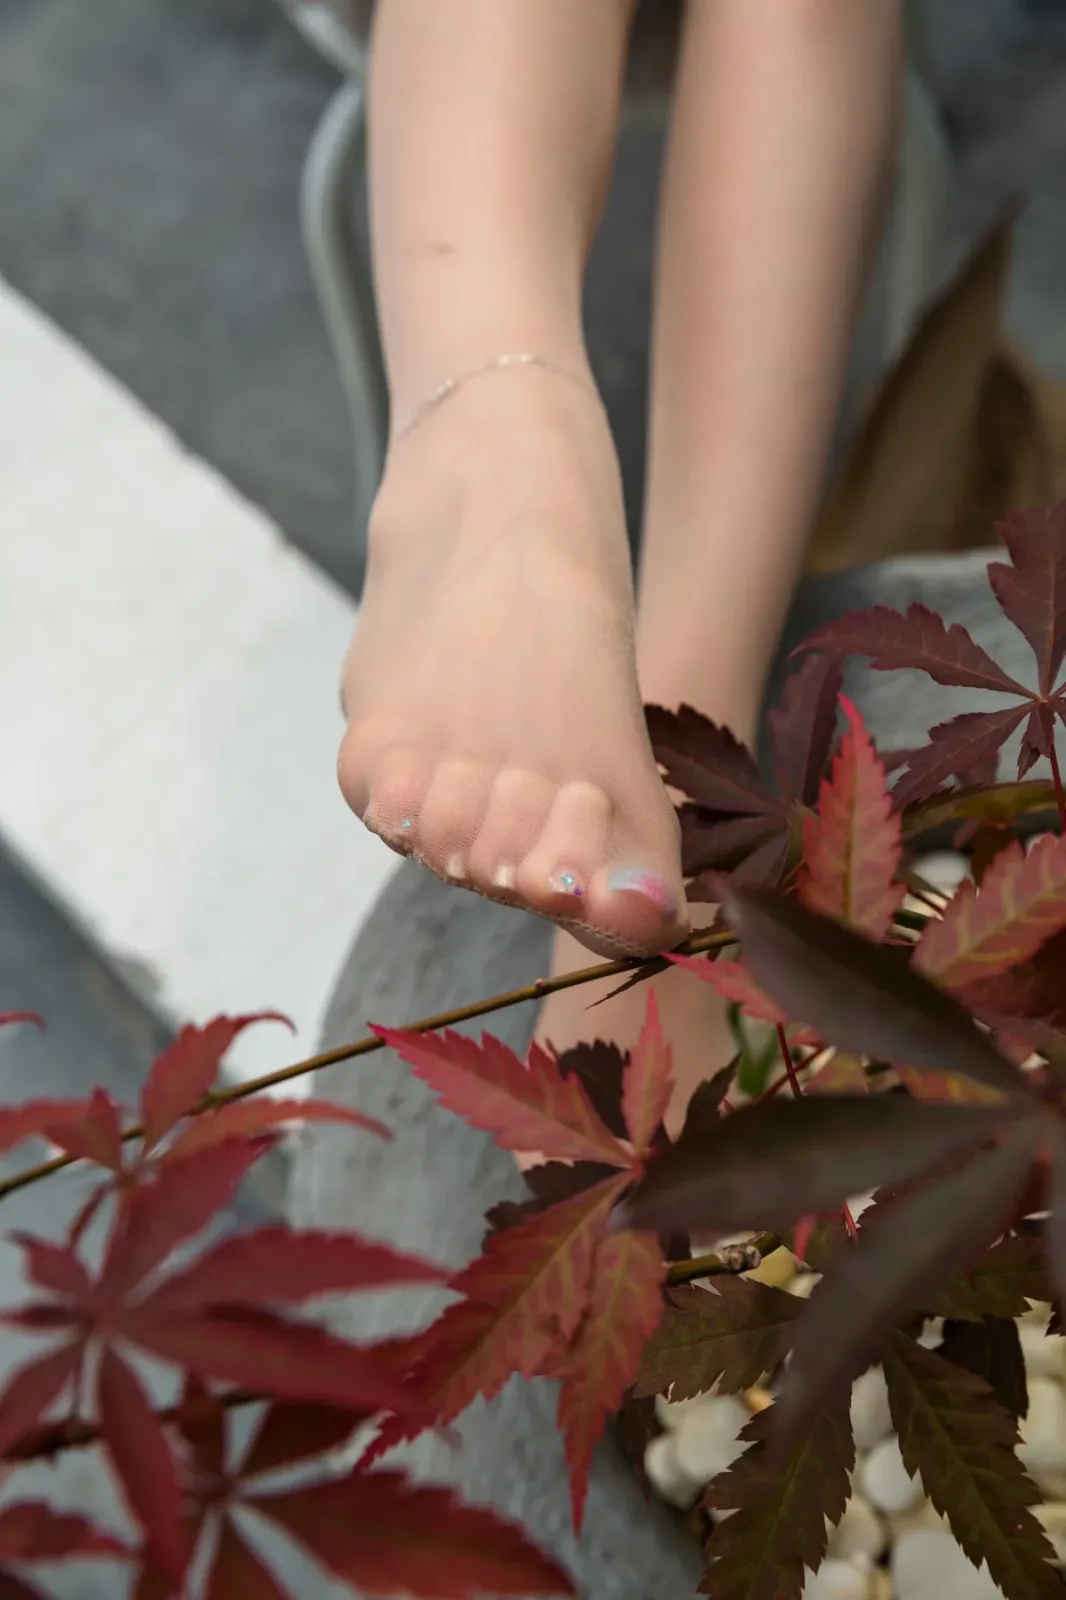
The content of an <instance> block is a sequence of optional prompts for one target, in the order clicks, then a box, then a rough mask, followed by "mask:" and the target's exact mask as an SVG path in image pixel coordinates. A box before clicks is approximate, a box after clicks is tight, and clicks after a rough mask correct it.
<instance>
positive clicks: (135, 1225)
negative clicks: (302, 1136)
mask: <svg viewBox="0 0 1066 1600" xmlns="http://www.w3.org/2000/svg"><path fill="white" fill-rule="evenodd" d="M270 1148H271V1142H270V1141H269V1140H267V1139H260V1140H248V1141H244V1140H238V1139H233V1140H231V1141H230V1142H229V1144H224V1145H218V1146H216V1147H214V1148H209V1149H207V1150H202V1151H200V1152H199V1153H198V1154H196V1155H191V1156H189V1157H187V1158H186V1159H184V1160H182V1161H173V1162H166V1163H163V1164H162V1165H160V1166H157V1167H156V1168H155V1169H154V1170H151V1171H148V1172H145V1173H144V1174H143V1175H142V1177H141V1179H140V1182H139V1184H138V1186H137V1188H136V1189H134V1190H133V1191H132V1192H131V1193H130V1194H129V1195H128V1196H123V1198H122V1203H121V1205H120V1206H119V1208H118V1210H117V1211H116V1213H115V1219H114V1222H113V1224H112V1231H111V1236H110V1238H109V1240H108V1246H107V1253H106V1256H105V1259H104V1267H103V1275H102V1284H103V1286H104V1289H105V1292H106V1293H107V1294H108V1295H109V1296H110V1297H111V1298H112V1299H113V1300H114V1299H119V1298H121V1297H122V1296H124V1295H126V1294H128V1293H129V1292H130V1290H132V1289H133V1288H134V1287H135V1286H136V1285H137V1284H139V1283H141V1282H142V1281H143V1280H144V1279H145V1278H146V1277H147V1276H148V1274H149V1273H151V1272H153V1271H154V1270H155V1269H156V1268H157V1267H158V1266H160V1265H161V1264H162V1263H163V1262H164V1261H165V1260H166V1258H167V1256H169V1255H170V1253H171V1251H172V1250H175V1249H176V1248H177V1246H178V1245H179V1244H183V1243H184V1242H185V1241H186V1240H188V1239H192V1238H194V1237H195V1236H196V1235H197V1234H198V1233H201V1232H202V1231H203V1229H204V1228H206V1227H207V1224H208V1223H209V1222H210V1221H211V1219H212V1218H213V1217H214V1216H215V1215H216V1214H217V1213H218V1212H219V1211H221V1210H222V1209H223V1208H224V1207H225V1206H227V1205H229V1203H230V1201H231V1200H232V1199H233V1196H234V1195H235V1194H236V1192H237V1190H238V1188H239V1187H240V1185H241V1183H242V1181H243V1180H244V1178H245V1177H246V1176H247V1174H248V1173H249V1171H250V1170H251V1168H252V1167H253V1166H254V1165H255V1163H256V1162H257V1161H258V1160H259V1159H260V1157H261V1156H263V1155H265V1154H266V1152H267V1150H269V1149H270Z"/></svg>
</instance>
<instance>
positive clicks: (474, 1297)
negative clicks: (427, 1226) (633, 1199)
mask: <svg viewBox="0 0 1066 1600" xmlns="http://www.w3.org/2000/svg"><path fill="white" fill-rule="evenodd" d="M625 1183H626V1179H625V1178H624V1177H618V1178H614V1179H612V1180H611V1181H610V1182H607V1183H603V1184H599V1185H597V1186H596V1187H595V1188H593V1189H586V1190H584V1191H583V1192H582V1193H580V1194H578V1195H576V1196H574V1198H573V1199H571V1200H564V1201H562V1202H561V1203H560V1204H558V1205H555V1206H552V1207H551V1208H550V1209H549V1210H547V1211H542V1212H540V1213H538V1214H537V1215H535V1216H532V1217H529V1218H528V1219H527V1220H526V1221H524V1222H522V1223H519V1224H518V1226H517V1227H514V1228H509V1229H507V1230H506V1231H504V1232H502V1233H495V1234H491V1235H490V1236H489V1238H488V1239H487V1240H486V1242H485V1248H484V1252H483V1253H482V1255H480V1256H479V1257H478V1258H477V1259H476V1260H475V1261H472V1262H471V1263H470V1265H469V1266H468V1267H466V1268H464V1270H463V1271H462V1272H460V1273H459V1274H458V1276H457V1277H456V1278H455V1279H454V1280H453V1282H452V1288H453V1289H455V1290H456V1292H457V1293H459V1294H462V1295H464V1296H465V1299H463V1300H462V1301H460V1303H459V1304H458V1305H453V1306H449V1307H448V1309H447V1310H446V1311H445V1312H444V1314H443V1315H442V1316H441V1317H439V1318H438V1320H437V1321H436V1322H435V1323H434V1324H433V1326H432V1327H431V1328H428V1329H427V1330H426V1332H425V1333H423V1334H419V1335H417V1336H416V1337H415V1338H414V1339H413V1340H412V1341H411V1351H410V1359H411V1361H412V1364H413V1367H414V1384H415V1388H416V1390H417V1392H418V1395H419V1398H420V1400H421V1403H422V1407H423V1410H424V1412H425V1414H426V1415H428V1416H429V1417H431V1418H432V1419H433V1420H434V1421H436V1422H445V1423H446V1422H451V1421H452V1420H453V1418H455V1417H457V1416H458V1415H459V1413H460V1412H461V1411H464V1410H465V1409H466V1407H467V1406H468V1405H469V1404H470V1402H471V1401H472V1400H474V1399H475V1398H476V1397H477V1396H478V1395H484V1397H485V1398H486V1399H488V1400H491V1399H492V1398H493V1396H494V1395H496V1394H498V1393H499V1391H500V1390H501V1389H502V1388H503V1385H504V1384H505V1383H506V1382H507V1379H508V1378H509V1377H510V1376H511V1374H512V1373H515V1372H520V1373H522V1374H523V1375H524V1376H526V1377H534V1376H536V1375H537V1374H538V1373H539V1372H540V1371H541V1368H542V1367H543V1364H544V1361H545V1359H546V1357H547V1356H548V1354H549V1353H550V1352H551V1351H552V1350H553V1349H554V1348H557V1347H558V1346H559V1345H560V1344H565V1343H566V1342H567V1341H569V1340H570V1339H571V1338H572V1337H573V1335H574V1333H575V1331H576V1330H577V1327H578V1324H579V1323H580V1321H581V1318H582V1317H583V1316H584V1314H585V1309H586V1306H587V1303H588V1291H589V1284H590V1282H591V1277H592V1261H593V1256H594V1253H595V1250H596V1245H597V1243H598V1241H599V1240H600V1239H601V1238H602V1236H603V1233H604V1230H605V1228H606V1224H607V1218H608V1216H609V1214H610V1209H611V1206H612V1205H613V1203H614V1201H615V1200H616V1199H617V1197H618V1195H619V1194H620V1193H621V1191H622V1189H623V1188H624V1187H625ZM416 1431H417V1430H416ZM411 1437H413V1433H412V1431H411V1425H410V1424H409V1423H405V1422H403V1421H399V1422H396V1423H392V1422H388V1423H386V1424H385V1426H384V1428H383V1429H382V1433H381V1442H380V1445H379V1449H378V1452H377V1453H381V1452H382V1451H383V1450H384V1449H386V1448H391V1447H392V1445H393V1444H397V1443H399V1442H400V1441H401V1440H404V1439H408V1438H411Z"/></svg>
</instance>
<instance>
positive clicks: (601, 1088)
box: [559, 1039, 629, 1139]
mask: <svg viewBox="0 0 1066 1600" xmlns="http://www.w3.org/2000/svg"><path fill="white" fill-rule="evenodd" d="M624 1067H625V1057H624V1056H623V1054H622V1052H621V1050H619V1048H618V1046H617V1045H616V1044H608V1043H606V1042H605V1041H604V1040H603V1039H594V1040H592V1042H591V1043H589V1044H576V1045H572V1046H571V1048H570V1049H569V1050H564V1051H563V1052H562V1054H561V1055H560V1056H559V1070H560V1071H561V1072H562V1074H563V1077H564V1078H568V1077H570V1075H571V1074H573V1075H574V1076H575V1077H576V1078H579V1079H580V1080H581V1083H582V1085H583V1087H584V1090H585V1093H586V1094H587V1095H588V1097H589V1099H590V1100H591V1101H592V1106H593V1109H594V1111H595V1112H596V1115H597V1116H598V1117H599V1119H600V1121H601V1122H602V1123H603V1125H604V1127H605V1128H607V1129H608V1130H609V1131H610V1132H611V1133H613V1134H614V1135H615V1137H616V1138H618V1139H626V1138H628V1137H629V1135H628V1131H627V1129H626V1119H625V1116H624V1114H623V1112H622V1072H623V1069H624Z"/></svg>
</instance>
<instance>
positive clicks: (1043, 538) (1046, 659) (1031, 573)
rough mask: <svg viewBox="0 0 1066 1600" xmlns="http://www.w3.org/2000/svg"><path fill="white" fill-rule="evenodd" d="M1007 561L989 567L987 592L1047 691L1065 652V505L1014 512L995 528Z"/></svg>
mask: <svg viewBox="0 0 1066 1600" xmlns="http://www.w3.org/2000/svg"><path fill="white" fill-rule="evenodd" d="M997 532H998V533H999V535H1000V537H1001V538H1002V539H1003V541H1004V543H1005V544H1006V546H1007V551H1008V553H1009V555H1010V559H1011V564H1010V565H1009V566H1008V565H1007V564H1006V563H1005V562H1001V561H995V562H993V563H992V564H991V565H990V566H989V569H988V581H989V583H990V584H991V586H992V592H993V594H994V595H995V597H996V599H997V600H998V601H999V603H1000V605H1001V607H1002V608H1003V610H1004V612H1005V613H1006V614H1007V616H1008V617H1009V618H1010V620H1011V621H1012V622H1013V623H1014V626H1015V627H1016V628H1017V629H1018V631H1019V632H1020V633H1022V634H1024V636H1025V638H1026V639H1027V640H1028V642H1029V644H1030V646H1031V647H1032V650H1033V654H1034V655H1035V656H1036V663H1037V671H1038V673H1039V678H1040V689H1041V693H1043V694H1049V693H1050V692H1051V690H1052V689H1053V688H1054V687H1055V680H1056V678H1057V677H1058V674H1059V668H1060V667H1061V666H1062V658H1063V655H1064V654H1066V505H1058V506H1054V507H1051V508H1048V509H1043V508H1040V509H1034V510H1030V511H1016V512H1014V513H1013V514H1012V515H1011V516H1009V517H1007V518H1006V520H1005V521H1003V522H1001V523H1000V524H999V526H998V529H997Z"/></svg>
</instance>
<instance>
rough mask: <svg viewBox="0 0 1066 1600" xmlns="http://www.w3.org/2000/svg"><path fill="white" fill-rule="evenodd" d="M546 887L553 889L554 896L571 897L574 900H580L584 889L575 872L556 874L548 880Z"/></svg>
mask: <svg viewBox="0 0 1066 1600" xmlns="http://www.w3.org/2000/svg"><path fill="white" fill-rule="evenodd" d="M548 886H549V888H551V889H554V890H555V892H556V894H569V895H573V897H574V899H575V900H580V899H581V896H582V895H583V894H584V892H585V887H584V885H583V883H582V882H581V879H580V878H579V877H578V875H577V873H576V872H557V873H556V874H555V876H554V877H553V878H551V879H550V880H549V885H548Z"/></svg>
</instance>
